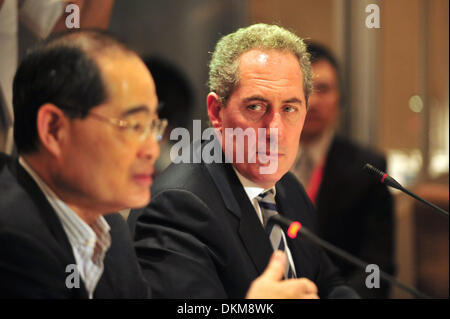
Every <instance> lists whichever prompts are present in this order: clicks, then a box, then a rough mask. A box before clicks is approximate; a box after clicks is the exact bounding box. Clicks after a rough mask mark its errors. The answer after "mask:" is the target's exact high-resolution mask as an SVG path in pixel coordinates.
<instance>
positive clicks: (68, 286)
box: [0, 31, 166, 298]
mask: <svg viewBox="0 0 450 319" xmlns="http://www.w3.org/2000/svg"><path fill="white" fill-rule="evenodd" d="M13 100H14V116H15V123H14V138H15V142H16V145H17V149H18V153H19V157H18V159H13V158H11V157H8V156H6V155H1V157H0V165H1V166H0V256H1V257H0V287H1V289H0V298H2V297H7V298H11V297H12V298H17V297H19V298H146V297H149V288H148V285H147V283H146V282H145V280H144V279H143V276H142V274H141V271H140V269H139V266H138V263H137V261H136V256H135V253H134V250H133V247H132V242H131V239H130V236H129V234H128V228H127V225H126V223H125V221H124V220H123V219H122V217H121V216H120V215H119V214H117V213H116V214H114V213H113V212H117V211H118V210H121V209H124V208H128V207H141V206H143V205H146V204H147V203H148V202H149V200H150V185H151V183H152V179H153V177H152V176H153V167H154V163H155V160H156V158H157V157H158V155H159V146H158V139H159V138H160V136H161V135H162V133H163V131H164V128H165V125H166V121H165V120H160V119H158V117H157V113H156V108H157V105H158V99H157V96H156V91H155V86H154V83H153V79H152V77H151V75H150V73H149V71H148V70H147V68H146V66H145V64H144V63H143V62H142V61H141V59H140V58H139V57H138V56H137V54H136V53H134V52H132V51H131V50H129V49H128V48H126V47H125V46H123V45H122V44H121V43H119V42H117V41H116V40H115V39H113V38H112V37H110V36H108V35H105V34H102V33H99V32H96V31H81V32H74V33H68V34H63V35H59V36H56V37H54V38H52V39H49V40H47V41H46V42H44V43H43V44H42V45H41V46H40V47H39V48H37V49H36V50H34V51H33V52H31V53H30V54H29V55H28V56H27V57H25V59H24V60H23V62H22V63H21V65H20V66H19V69H18V71H17V73H16V76H15V79H14V90H13Z"/></svg>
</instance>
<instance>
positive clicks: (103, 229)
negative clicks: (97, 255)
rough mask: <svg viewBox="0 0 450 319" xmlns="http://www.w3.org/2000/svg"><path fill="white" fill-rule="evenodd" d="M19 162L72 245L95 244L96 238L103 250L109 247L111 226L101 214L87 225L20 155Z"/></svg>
mask: <svg viewBox="0 0 450 319" xmlns="http://www.w3.org/2000/svg"><path fill="white" fill-rule="evenodd" d="M19 163H20V165H21V166H22V167H23V168H24V169H25V171H27V173H28V174H30V176H31V177H32V178H33V180H34V181H35V182H36V184H37V185H38V187H39V188H40V189H41V191H42V192H43V193H44V195H45V197H46V198H47V200H48V202H49V203H50V205H51V206H52V207H53V209H54V210H55V212H56V215H57V216H58V217H59V219H60V221H61V224H62V225H63V228H64V231H65V232H66V234H67V237H68V239H69V241H70V243H71V244H72V245H81V246H95V243H96V241H97V239H98V240H99V241H100V243H101V244H102V246H103V247H104V248H105V250H106V249H108V248H109V246H110V242H111V238H110V234H109V231H110V229H111V228H110V226H109V225H108V223H107V222H106V220H105V219H104V217H103V216H100V217H99V218H98V219H97V220H96V221H95V222H94V224H93V225H92V227H91V226H89V225H88V224H86V222H85V221H84V220H82V219H81V218H80V217H79V216H78V215H77V214H76V213H75V212H74V211H73V210H72V209H71V208H70V207H69V206H67V204H66V203H65V202H64V201H62V200H61V199H60V198H59V197H58V196H57V195H56V194H55V193H54V192H53V191H52V190H51V189H50V187H49V186H48V185H47V184H46V183H45V182H44V181H43V180H42V179H41V178H40V177H39V175H38V174H37V173H36V172H35V171H34V170H33V168H31V166H30V165H28V163H27V162H26V161H25V159H24V158H23V157H21V156H19Z"/></svg>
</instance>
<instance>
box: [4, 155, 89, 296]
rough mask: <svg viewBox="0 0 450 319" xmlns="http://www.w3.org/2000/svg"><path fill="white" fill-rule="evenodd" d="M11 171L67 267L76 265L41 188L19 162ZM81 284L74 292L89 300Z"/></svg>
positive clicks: (12, 163) (70, 247)
mask: <svg viewBox="0 0 450 319" xmlns="http://www.w3.org/2000/svg"><path fill="white" fill-rule="evenodd" d="M9 169H10V170H11V172H12V174H13V175H15V176H16V178H17V181H18V183H19V184H20V185H21V186H22V187H23V188H24V189H25V190H26V192H27V193H28V195H29V196H30V198H31V199H32V200H33V202H34V203H35V204H36V206H37V208H38V214H39V215H40V217H41V219H42V220H43V221H44V222H45V223H46V225H47V226H48V228H49V230H50V233H51V234H52V235H53V236H54V238H55V241H56V242H57V243H58V244H59V245H60V246H61V250H60V253H62V254H63V255H64V258H65V260H67V265H69V264H76V261H75V257H74V255H73V250H72V246H71V245H70V242H69V239H68V238H67V235H66V233H65V232H64V229H63V226H62V224H61V221H60V220H59V218H58V216H57V215H56V213H55V211H54V209H53V207H52V206H51V205H50V203H49V202H48V201H47V198H46V197H45V195H44V194H43V193H42V191H41V189H40V188H39V186H38V185H37V184H36V182H35V181H34V180H33V178H32V177H31V176H30V175H29V174H28V173H27V172H26V171H25V169H24V168H23V167H22V166H21V165H20V164H19V162H18V160H14V161H11V162H10V165H9ZM80 284H81V285H80V289H73V292H74V294H76V295H77V296H78V298H87V297H88V295H87V292H86V288H85V285H84V282H83V280H80Z"/></svg>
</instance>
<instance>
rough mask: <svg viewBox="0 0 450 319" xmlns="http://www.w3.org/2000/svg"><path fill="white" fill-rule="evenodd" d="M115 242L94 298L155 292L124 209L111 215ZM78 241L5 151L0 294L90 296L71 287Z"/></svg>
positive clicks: (0, 190) (0, 184) (1, 160)
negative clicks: (69, 235) (70, 236)
mask: <svg viewBox="0 0 450 319" xmlns="http://www.w3.org/2000/svg"><path fill="white" fill-rule="evenodd" d="M105 218H106V221H107V222H108V224H109V225H110V226H111V231H110V235H111V246H110V248H109V250H108V251H107V253H106V256H105V260H104V272H103V275H102V276H101V278H100V280H99V283H98V285H97V287H96V290H95V292H94V298H145V297H148V296H149V291H148V287H147V286H148V285H147V284H146V283H145V281H144V279H143V276H142V273H141V271H140V268H139V265H138V263H137V259H136V255H135V253H134V249H133V246H132V242H131V237H130V235H129V230H128V227H127V224H126V223H125V221H124V220H123V218H122V217H121V216H120V215H119V214H111V215H107V216H105ZM75 263H76V262H75V258H74V255H73V252H72V247H71V245H70V243H69V240H68V238H67V236H66V234H65V232H64V230H63V227H62V225H61V222H60V221H59V219H58V217H57V215H56V213H55V211H54V210H53V208H52V207H51V205H50V204H49V202H48V201H47V199H46V198H45V196H44V194H43V193H42V191H41V190H40V189H39V187H38V186H37V185H36V183H35V182H34V180H33V179H32V178H31V177H30V176H29V175H28V173H26V171H25V170H24V169H23V168H22V167H21V166H20V165H19V163H18V162H17V160H11V159H10V158H8V157H6V156H4V155H1V156H0V298H88V294H87V290H86V288H85V286H84V284H83V280H82V279H81V278H80V288H72V289H68V288H67V287H66V284H65V283H66V278H67V277H68V276H69V275H70V274H73V272H70V271H69V272H66V267H67V265H70V264H75Z"/></svg>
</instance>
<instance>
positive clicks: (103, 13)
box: [0, 0, 114, 154]
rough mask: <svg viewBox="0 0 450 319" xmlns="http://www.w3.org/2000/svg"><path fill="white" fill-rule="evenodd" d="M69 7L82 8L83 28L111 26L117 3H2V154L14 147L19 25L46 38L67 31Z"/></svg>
mask: <svg viewBox="0 0 450 319" xmlns="http://www.w3.org/2000/svg"><path fill="white" fill-rule="evenodd" d="M69 4H74V5H77V6H78V8H79V13H80V28H100V29H106V28H107V27H108V23H109V19H110V15H111V10H112V7H113V5H114V0H94V1H93V0H70V1H69V0H0V91H1V92H0V151H5V152H6V153H9V154H10V153H12V151H13V148H14V141H13V108H12V81H13V76H14V73H15V72H16V68H17V64H18V63H17V62H18V52H19V39H18V31H19V22H20V23H21V26H24V27H26V28H27V30H29V31H31V32H32V33H33V35H35V36H36V37H37V38H39V39H44V38H46V37H47V36H48V35H50V34H51V33H52V32H58V31H63V30H67V26H66V18H67V17H68V15H69V14H71V12H72V10H67V11H66V6H67V5H69ZM69 20H70V19H69ZM71 21H72V20H71ZM74 30H76V29H74ZM2 95H3V101H2V98H1V96H2Z"/></svg>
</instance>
